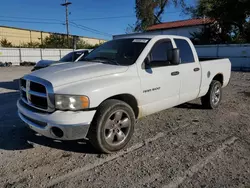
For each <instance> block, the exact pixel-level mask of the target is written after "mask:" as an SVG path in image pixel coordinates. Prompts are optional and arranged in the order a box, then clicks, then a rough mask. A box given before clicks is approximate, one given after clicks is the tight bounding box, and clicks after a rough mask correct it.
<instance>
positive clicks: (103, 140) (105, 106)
mask: <svg viewBox="0 0 250 188" xmlns="http://www.w3.org/2000/svg"><path fill="white" fill-rule="evenodd" d="M134 124H135V115H134V112H133V110H132V108H131V107H130V106H129V105H128V104H127V103H125V102H123V101H120V100H114V99H111V100H107V101H105V102H103V103H102V104H101V105H100V106H99V108H98V110H97V112H96V115H95V117H94V119H93V121H92V123H91V126H90V129H89V132H88V138H89V141H90V143H91V144H92V145H93V146H94V147H95V148H96V149H97V150H98V151H99V152H101V153H113V152H116V151H119V150H121V149H123V148H124V147H125V146H126V145H127V143H128V142H129V141H130V140H131V138H132V135H133V132H134Z"/></svg>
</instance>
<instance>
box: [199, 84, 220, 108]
mask: <svg viewBox="0 0 250 188" xmlns="http://www.w3.org/2000/svg"><path fill="white" fill-rule="evenodd" d="M221 99H222V86H221V83H220V82H219V81H216V80H213V81H212V83H211V85H210V88H209V91H208V93H207V94H206V95H205V96H204V97H202V98H201V102H202V105H203V106H204V107H205V108H208V109H215V108H218V106H219V105H220V103H221Z"/></svg>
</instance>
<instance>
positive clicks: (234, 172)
mask: <svg viewBox="0 0 250 188" xmlns="http://www.w3.org/2000/svg"><path fill="white" fill-rule="evenodd" d="M30 70H31V68H27V67H11V68H0V101H1V102H0V187H4V188H9V187H18V188H19V187H56V188H57V187H58V188H59V187H109V188H110V187H246V188H247V187H250V157H249V156H250V137H249V134H250V123H249V122H250V73H238V72H233V73H232V80H231V83H230V85H229V86H228V87H227V88H225V89H224V90H223V92H224V93H223V97H224V98H223V102H222V104H221V106H220V108H219V109H217V110H204V109H202V108H201V106H200V101H199V100H195V101H192V102H190V103H187V104H184V105H181V106H179V107H175V108H172V109H169V110H165V111H163V112H160V113H157V114H154V115H151V116H148V117H146V118H143V119H141V120H139V121H138V123H137V125H136V130H135V134H134V136H133V139H132V141H131V142H130V144H129V145H128V147H127V149H125V150H123V151H120V152H118V153H116V154H111V155H100V154H97V153H95V151H94V150H93V148H92V147H91V146H90V144H89V143H88V142H85V141H78V142H58V141H55V140H51V139H48V138H45V137H42V136H40V135H37V134H35V133H34V132H32V131H30V130H29V129H27V128H26V126H25V124H24V123H22V122H21V121H20V120H19V118H18V117H17V114H16V101H17V99H18V96H19V94H18V82H17V81H16V79H18V78H19V77H21V76H23V75H24V74H26V73H29V72H30Z"/></svg>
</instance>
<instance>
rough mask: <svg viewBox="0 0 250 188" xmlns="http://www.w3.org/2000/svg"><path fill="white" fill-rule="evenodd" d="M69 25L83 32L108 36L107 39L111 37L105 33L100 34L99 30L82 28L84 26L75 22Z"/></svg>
mask: <svg viewBox="0 0 250 188" xmlns="http://www.w3.org/2000/svg"><path fill="white" fill-rule="evenodd" d="M70 25H72V26H73V27H77V28H79V29H82V30H85V31H89V32H92V33H96V34H99V35H105V36H109V37H110V36H112V34H109V33H105V32H102V31H99V30H96V29H92V28H90V27H87V26H84V25H81V24H77V23H75V22H70Z"/></svg>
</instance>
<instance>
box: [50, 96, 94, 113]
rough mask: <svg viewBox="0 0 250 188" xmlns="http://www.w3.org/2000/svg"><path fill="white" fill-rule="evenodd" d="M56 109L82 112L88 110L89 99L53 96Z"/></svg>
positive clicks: (84, 97)
mask: <svg viewBox="0 0 250 188" xmlns="http://www.w3.org/2000/svg"><path fill="white" fill-rule="evenodd" d="M55 103H56V109H58V110H72V111H76V110H82V109H86V108H89V98H88V97H86V96H73V95H57V94H56V95H55Z"/></svg>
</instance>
